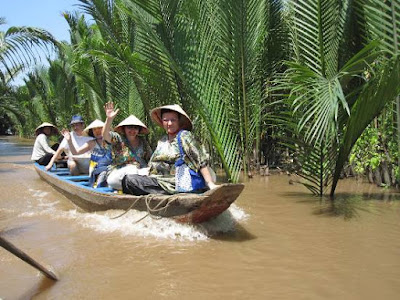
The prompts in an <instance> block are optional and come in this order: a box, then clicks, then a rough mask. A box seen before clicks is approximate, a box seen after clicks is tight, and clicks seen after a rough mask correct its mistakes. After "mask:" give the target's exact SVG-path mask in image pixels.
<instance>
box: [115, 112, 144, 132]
mask: <svg viewBox="0 0 400 300" xmlns="http://www.w3.org/2000/svg"><path fill="white" fill-rule="evenodd" d="M126 125H135V126H140V127H141V128H140V131H139V133H143V134H148V133H149V130H148V129H147V127H146V125H144V124H143V122H142V121H140V120H139V119H138V118H136V117H135V116H134V115H130V116H129V117H127V118H126V119H125V120H123V121H122V122H121V123H119V124H118V125H117V126H115V129H114V130H115V131H117V132H120V133H121V132H123V126H126Z"/></svg>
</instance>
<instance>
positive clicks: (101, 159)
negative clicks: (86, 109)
mask: <svg viewBox="0 0 400 300" xmlns="http://www.w3.org/2000/svg"><path fill="white" fill-rule="evenodd" d="M104 125H105V124H104V122H102V121H100V120H94V121H93V122H92V123H90V124H89V126H88V127H86V128H85V129H84V130H83V132H84V133H85V134H87V135H88V136H90V137H92V138H94V139H93V140H91V141H88V142H86V143H85V144H83V145H82V146H81V147H79V148H78V149H76V148H75V146H74V144H73V143H72V139H71V134H70V132H69V131H68V130H66V129H65V130H63V131H61V133H62V134H63V136H64V138H65V139H66V140H67V142H68V146H69V149H70V150H71V153H72V154H73V155H78V154H83V153H85V152H89V151H90V152H91V155H90V164H89V177H90V178H89V184H90V186H92V187H95V188H96V187H105V186H107V168H108V166H109V165H110V164H111V161H112V160H111V148H110V146H109V145H108V144H107V143H103V135H102V131H103V127H104Z"/></svg>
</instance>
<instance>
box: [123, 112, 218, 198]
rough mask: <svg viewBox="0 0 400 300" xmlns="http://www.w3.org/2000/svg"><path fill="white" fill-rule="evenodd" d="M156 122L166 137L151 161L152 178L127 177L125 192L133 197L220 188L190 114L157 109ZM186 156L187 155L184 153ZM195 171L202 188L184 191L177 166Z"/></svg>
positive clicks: (159, 142)
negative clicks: (201, 146)
mask: <svg viewBox="0 0 400 300" xmlns="http://www.w3.org/2000/svg"><path fill="white" fill-rule="evenodd" d="M150 116H151V118H152V120H153V121H154V122H155V123H157V125H159V126H160V127H162V128H164V130H165V131H166V133H167V134H166V135H165V136H163V137H162V138H161V139H160V140H159V141H158V144H157V148H156V150H155V151H154V153H153V156H152V157H151V159H150V162H149V167H150V175H149V176H140V175H127V176H125V177H124V179H123V181H122V187H123V192H124V193H127V194H133V195H137V196H139V195H147V194H174V193H178V192H187V191H193V192H196V191H201V190H204V189H207V188H208V189H214V188H216V187H217V185H216V184H215V183H214V179H213V177H212V175H211V173H210V170H209V168H208V155H207V154H206V153H205V152H204V151H202V149H201V148H200V147H199V145H198V143H197V142H196V140H195V138H194V136H193V134H192V132H191V130H192V128H193V125H192V121H191V120H190V118H189V117H188V115H187V114H186V112H185V111H184V110H183V109H182V108H181V107H180V106H179V105H177V104H174V105H165V106H161V107H157V108H155V109H153V110H152V111H151V112H150ZM182 152H183V153H182ZM179 160H180V161H182V160H183V161H184V163H185V164H186V165H187V167H189V168H190V169H191V170H193V171H195V172H196V173H197V174H198V173H200V174H201V176H200V175H198V176H199V177H200V178H201V177H202V179H201V181H202V184H199V186H198V187H196V188H197V190H195V189H194V187H193V186H192V187H191V188H193V190H187V191H182V190H180V189H179V188H178V186H179V184H178V183H177V182H176V176H175V171H176V165H177V163H178V161H179Z"/></svg>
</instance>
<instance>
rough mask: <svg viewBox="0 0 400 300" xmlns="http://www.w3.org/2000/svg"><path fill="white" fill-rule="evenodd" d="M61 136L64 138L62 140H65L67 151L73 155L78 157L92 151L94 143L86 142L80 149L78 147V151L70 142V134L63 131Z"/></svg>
mask: <svg viewBox="0 0 400 300" xmlns="http://www.w3.org/2000/svg"><path fill="white" fill-rule="evenodd" d="M61 133H62V135H63V136H64V138H65V139H66V140H67V142H68V146H69V150H71V153H72V154H73V155H78V154H83V153H85V152H87V151H89V150H92V149H93V148H94V146H95V141H94V140H92V141H88V142H86V143H85V144H83V145H82V146H81V147H79V148H78V149H76V148H75V145H74V143H73V142H72V138H71V134H70V132H69V131H68V130H66V129H63V130H62V131H61Z"/></svg>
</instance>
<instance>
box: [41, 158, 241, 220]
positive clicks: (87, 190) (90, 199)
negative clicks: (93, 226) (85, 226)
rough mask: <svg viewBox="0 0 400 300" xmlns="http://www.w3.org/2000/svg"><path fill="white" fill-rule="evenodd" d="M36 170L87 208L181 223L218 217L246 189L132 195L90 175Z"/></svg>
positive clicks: (230, 187)
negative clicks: (98, 184)
mask: <svg viewBox="0 0 400 300" xmlns="http://www.w3.org/2000/svg"><path fill="white" fill-rule="evenodd" d="M35 170H36V172H37V173H38V174H39V176H40V177H41V178H42V179H43V180H45V181H47V182H48V183H49V184H51V185H52V186H54V187H55V188H56V189H57V190H58V191H60V192H62V193H63V194H65V195H66V196H67V197H68V198H69V199H70V200H71V201H72V202H74V203H75V204H76V205H77V206H79V207H81V208H83V209H84V210H87V211H104V210H109V209H123V210H128V209H136V210H139V211H148V212H149V213H150V214H152V215H154V216H157V217H167V218H173V219H174V220H176V221H178V222H182V223H202V222H205V221H207V220H209V219H211V218H213V217H216V216H218V215H219V214H221V213H222V212H223V211H225V210H226V209H228V208H229V206H230V205H231V204H232V203H233V202H234V201H235V200H236V199H237V197H238V196H239V195H240V193H241V192H242V190H243V188H244V185H243V184H240V183H239V184H221V185H218V186H217V188H215V189H213V190H209V191H207V192H205V193H202V194H196V193H179V194H174V195H160V194H151V195H146V196H133V195H128V194H121V193H118V192H117V191H115V190H112V189H110V188H108V187H102V188H92V187H90V186H89V182H88V180H89V176H87V175H80V176H71V175H70V174H69V172H68V169H66V168H58V169H54V168H53V169H51V170H50V171H46V170H45V168H44V166H40V165H39V164H37V163H35Z"/></svg>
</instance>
